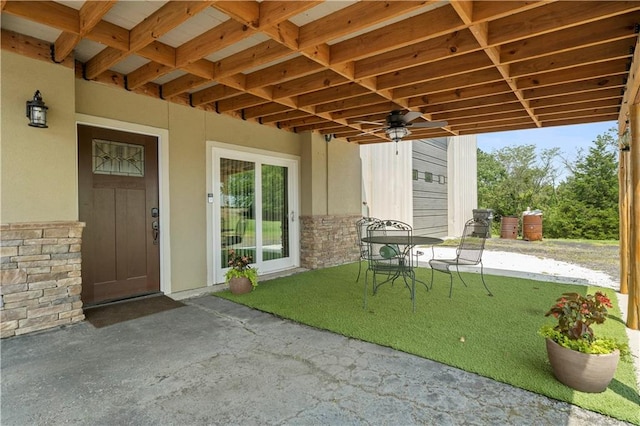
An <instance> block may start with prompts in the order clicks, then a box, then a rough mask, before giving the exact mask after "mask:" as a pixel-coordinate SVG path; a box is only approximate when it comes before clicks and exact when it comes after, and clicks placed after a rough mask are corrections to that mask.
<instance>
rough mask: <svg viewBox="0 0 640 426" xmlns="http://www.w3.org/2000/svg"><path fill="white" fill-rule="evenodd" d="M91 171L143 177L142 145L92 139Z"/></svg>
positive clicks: (101, 173) (102, 173)
mask: <svg viewBox="0 0 640 426" xmlns="http://www.w3.org/2000/svg"><path fill="white" fill-rule="evenodd" d="M93 173H95V174H100V175H118V176H133V177H144V146H142V145H134V144H128V143H122V142H113V141H107V140H102V139H94V140H93Z"/></svg>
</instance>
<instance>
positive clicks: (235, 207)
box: [219, 158, 256, 266]
mask: <svg viewBox="0 0 640 426" xmlns="http://www.w3.org/2000/svg"><path fill="white" fill-rule="evenodd" d="M254 182H255V164H254V163H251V162H248V161H240V160H232V159H229V158H221V159H220V204H219V205H220V255H221V258H222V265H223V266H226V265H227V264H228V254H229V250H230V249H233V250H234V251H235V252H236V253H238V254H242V255H245V256H251V258H252V259H253V260H254V261H255V260H256V253H255V247H256V233H255V214H254V206H255V198H256V194H255V184H254ZM247 228H250V229H247Z"/></svg>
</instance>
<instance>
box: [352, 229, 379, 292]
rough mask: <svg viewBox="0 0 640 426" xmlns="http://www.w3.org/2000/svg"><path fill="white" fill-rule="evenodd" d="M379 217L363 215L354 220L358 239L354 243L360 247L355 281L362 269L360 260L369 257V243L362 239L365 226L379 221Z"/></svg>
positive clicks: (365, 230) (364, 233)
mask: <svg viewBox="0 0 640 426" xmlns="http://www.w3.org/2000/svg"><path fill="white" fill-rule="evenodd" d="M379 221H380V219H376V218H375V217H363V218H362V219H359V220H358V221H357V222H356V232H357V234H358V240H357V241H356V244H357V245H358V247H360V259H358V277H357V278H356V282H358V280H360V271H361V270H362V261H363V260H364V261H366V260H368V259H369V247H370V244H367V243H365V242H363V241H362V238H364V237H366V236H367V228H368V227H369V225H371V224H373V223H375V222H379Z"/></svg>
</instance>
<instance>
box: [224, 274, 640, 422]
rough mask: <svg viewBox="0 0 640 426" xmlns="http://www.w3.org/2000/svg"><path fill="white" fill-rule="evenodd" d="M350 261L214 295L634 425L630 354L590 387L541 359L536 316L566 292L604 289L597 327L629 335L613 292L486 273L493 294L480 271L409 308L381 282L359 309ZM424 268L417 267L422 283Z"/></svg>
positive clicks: (401, 293)
mask: <svg viewBox="0 0 640 426" xmlns="http://www.w3.org/2000/svg"><path fill="white" fill-rule="evenodd" d="M357 270H358V265H357V263H356V264H349V265H343V266H338V267H333V268H326V269H320V270H314V271H309V272H303V273H299V274H296V275H292V276H288V277H284V278H278V279H274V280H270V281H266V282H263V283H261V284H260V285H259V286H258V287H257V288H256V289H255V290H254V291H253V292H251V293H249V294H245V295H237V296H236V295H233V294H231V293H230V292H228V291H224V292H220V293H215V295H216V296H219V297H223V298H226V299H229V300H232V301H235V302H238V303H241V304H243V305H246V306H250V307H252V308H255V309H258V310H261V311H264V312H269V313H273V314H275V315H278V316H280V317H283V318H288V319H291V320H293V321H296V322H299V323H303V324H307V325H310V326H313V327H317V328H320V329H324V330H329V331H332V332H334V333H339V334H342V335H344V336H348V337H352V338H355V339H360V340H364V341H367V342H371V343H376V344H378V345H383V346H388V347H391V348H394V349H397V350H399V351H403V352H407V353H411V354H414V355H417V356H420V357H423V358H428V359H431V360H434V361H439V362H442V363H444V364H447V365H451V366H453V367H457V368H460V369H462V370H465V371H469V372H473V373H477V374H480V375H482V376H486V377H490V378H492V379H495V380H498V381H500V382H504V383H509V384H511V385H513V386H517V387H519V388H522V389H527V390H530V391H532V392H536V393H539V394H542V395H546V396H549V397H551V398H555V399H558V400H561V401H567V402H570V403H572V404H575V405H578V406H580V407H583V408H586V409H589V410H592V411H596V412H599V413H602V414H605V415H608V416H611V417H615V418H618V419H620V420H625V421H628V422H631V423H635V424H640V409H639V406H640V397H639V395H638V386H637V383H636V380H635V373H634V367H633V362H632V360H631V358H630V357H626V358H622V359H621V360H620V364H619V365H618V369H617V371H616V375H615V378H614V379H613V381H612V382H611V384H610V385H609V387H608V388H607V390H606V391H605V392H602V393H598V394H589V393H584V392H579V391H575V390H572V389H571V388H569V387H567V386H565V385H563V384H561V383H560V382H558V381H557V380H556V379H555V378H554V376H553V373H552V371H551V366H550V365H549V362H548V360H547V353H546V348H545V342H544V339H543V338H542V337H540V336H539V335H538V334H537V331H538V329H539V328H540V326H541V325H543V324H553V320H552V319H550V318H547V317H545V316H544V314H545V312H547V310H548V309H549V308H550V307H551V305H552V304H553V303H554V301H555V300H556V299H557V298H558V297H559V296H560V295H561V294H562V293H564V292H569V291H575V292H580V293H583V294H584V293H587V292H588V293H593V292H595V291H596V290H601V291H604V292H606V293H607V294H608V295H609V297H610V298H611V300H612V301H613V303H614V308H613V309H611V310H610V312H609V319H608V320H607V321H606V322H605V323H604V324H602V325H597V326H596V327H595V328H594V330H595V332H596V335H601V336H605V335H606V336H608V337H614V338H616V339H618V340H620V341H623V342H628V338H627V335H626V332H625V329H624V323H623V322H622V320H621V318H620V311H619V309H618V306H617V302H616V301H617V298H616V297H615V292H614V291H613V290H610V289H599V288H595V287H586V286H577V285H568V284H557V283H548V282H540V281H532V280H526V279H518V278H510V277H499V276H486V277H485V278H486V281H487V284H488V286H489V288H490V289H491V291H492V292H493V294H494V296H493V297H489V296H487V294H486V292H485V290H484V287H483V286H482V282H481V281H480V275H478V274H463V277H464V278H465V281H466V282H467V284H468V285H469V287H464V286H463V284H462V283H461V282H460V280H459V279H458V278H457V277H455V276H454V289H453V297H452V298H451V299H450V298H449V277H448V276H447V275H445V274H441V273H438V274H436V281H435V284H434V288H433V289H432V290H431V291H427V290H426V289H425V287H424V286H422V285H421V284H417V287H416V293H417V296H416V312H415V313H413V312H412V310H411V299H410V298H409V291H408V290H407V289H406V287H404V285H403V283H401V282H396V283H395V285H393V286H392V285H390V284H385V285H383V286H382V287H381V288H380V289H379V290H378V293H377V294H376V295H373V294H372V293H371V290H370V287H369V293H368V294H369V295H368V297H367V299H368V303H367V309H366V310H365V309H363V294H364V293H363V292H364V271H363V274H362V276H361V277H360V281H359V282H357V283H356V282H355V277H356V275H357ZM430 274H431V273H430V271H429V270H425V269H420V270H418V274H417V275H418V279H422V280H423V281H426V282H427V283H428V282H429V279H430Z"/></svg>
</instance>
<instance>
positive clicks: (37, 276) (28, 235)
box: [0, 222, 84, 338]
mask: <svg viewBox="0 0 640 426" xmlns="http://www.w3.org/2000/svg"><path fill="white" fill-rule="evenodd" d="M83 228H84V223H82V222H43V223H14V224H9V225H0V243H1V244H0V254H1V261H0V266H1V269H0V297H1V299H0V337H2V338H5V337H10V336H17V335H20V334H25V333H30V332H33V331H37V330H44V329H47V328H52V327H56V326H60V325H65V324H71V323H75V322H78V321H82V320H84V312H83V310H82V300H81V299H80V293H81V291H82V274H81V254H80V248H81V246H82V229H83Z"/></svg>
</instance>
